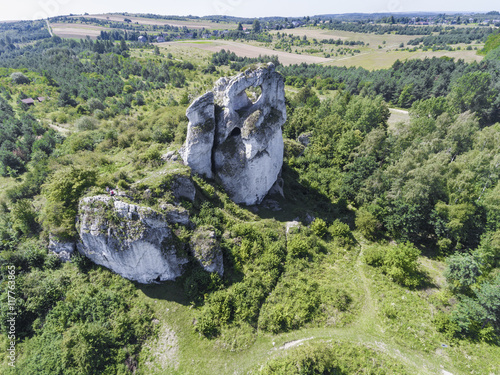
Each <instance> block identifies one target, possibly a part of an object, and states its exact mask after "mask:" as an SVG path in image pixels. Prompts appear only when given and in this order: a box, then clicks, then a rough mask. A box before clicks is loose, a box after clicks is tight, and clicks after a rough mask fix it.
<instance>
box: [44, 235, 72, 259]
mask: <svg viewBox="0 0 500 375" xmlns="http://www.w3.org/2000/svg"><path fill="white" fill-rule="evenodd" d="M48 249H49V251H50V252H52V253H54V254H56V255H57V256H58V257H59V258H60V259H61V260H62V261H63V262H68V261H69V260H70V258H71V255H72V254H73V253H74V252H75V249H76V246H75V242H73V241H69V242H68V241H60V240H59V239H58V238H56V237H54V236H52V235H51V236H49V246H48Z"/></svg>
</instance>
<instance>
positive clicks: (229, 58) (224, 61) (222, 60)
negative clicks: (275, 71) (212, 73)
mask: <svg viewBox="0 0 500 375" xmlns="http://www.w3.org/2000/svg"><path fill="white" fill-rule="evenodd" d="M268 62H272V63H273V64H274V65H276V66H279V65H280V62H279V60H278V56H276V55H273V56H267V55H264V56H259V57H239V56H237V55H236V54H235V53H234V52H231V51H229V50H228V51H226V50H225V49H222V50H220V51H219V52H215V53H214V54H213V55H212V64H213V65H214V66H221V65H228V66H229V67H230V68H231V69H233V70H241V69H242V68H244V67H245V66H247V65H250V64H255V63H268Z"/></svg>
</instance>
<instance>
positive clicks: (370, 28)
mask: <svg viewBox="0 0 500 375" xmlns="http://www.w3.org/2000/svg"><path fill="white" fill-rule="evenodd" d="M320 27H321V28H322V29H329V30H341V31H351V32H355V33H373V34H397V35H431V34H432V33H435V32H439V31H441V27H440V26H401V25H377V24H373V23H363V22H339V21H333V22H331V23H324V24H321V25H320Z"/></svg>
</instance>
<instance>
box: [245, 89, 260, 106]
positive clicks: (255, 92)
mask: <svg viewBox="0 0 500 375" xmlns="http://www.w3.org/2000/svg"><path fill="white" fill-rule="evenodd" d="M245 93H246V94H247V96H248V99H250V101H251V102H252V103H255V102H256V101H257V100H258V99H259V97H260V95H261V94H262V88H261V87H260V86H257V87H253V86H250V87H248V88H247V89H246V90H245Z"/></svg>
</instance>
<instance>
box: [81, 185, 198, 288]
mask: <svg viewBox="0 0 500 375" xmlns="http://www.w3.org/2000/svg"><path fill="white" fill-rule="evenodd" d="M173 211H175V210H174V209H171V210H169V212H170V213H169V214H168V213H167V215H164V214H162V213H159V212H157V211H155V210H153V209H151V208H149V207H142V206H138V205H135V204H130V203H127V202H124V201H121V200H118V199H116V198H113V197H109V196H106V195H98V196H94V197H87V198H83V199H82V200H81V201H80V205H79V215H78V219H77V230H78V232H79V235H80V239H81V242H80V243H78V245H77V248H78V251H79V252H80V253H82V254H83V255H85V256H87V257H88V258H90V259H91V260H92V261H93V262H94V263H97V264H100V265H102V266H104V267H107V268H109V269H111V270H112V271H114V272H116V273H118V274H120V275H121V276H123V277H125V278H127V279H129V280H135V281H138V282H140V283H151V282H153V281H164V280H173V279H175V278H177V277H178V276H180V275H181V274H182V271H183V265H184V264H186V263H187V262H188V258H187V254H185V253H184V252H183V249H182V248H181V247H180V246H179V244H178V243H177V241H176V238H175V235H174V233H173V231H172V229H171V228H170V226H169V219H170V220H171V221H176V220H178V221H181V222H185V221H186V219H185V214H184V213H182V212H178V213H175V214H174V212H173ZM187 221H189V218H188V219H187Z"/></svg>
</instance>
